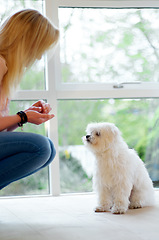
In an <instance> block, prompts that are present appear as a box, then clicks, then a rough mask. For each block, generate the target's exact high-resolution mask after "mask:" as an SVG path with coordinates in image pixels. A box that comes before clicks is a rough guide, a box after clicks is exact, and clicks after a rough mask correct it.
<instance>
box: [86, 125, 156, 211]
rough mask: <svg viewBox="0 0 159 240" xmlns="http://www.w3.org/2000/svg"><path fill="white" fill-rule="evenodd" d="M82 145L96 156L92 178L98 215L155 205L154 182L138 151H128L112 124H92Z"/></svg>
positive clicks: (117, 130)
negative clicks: (99, 213) (96, 198)
mask: <svg viewBox="0 0 159 240" xmlns="http://www.w3.org/2000/svg"><path fill="white" fill-rule="evenodd" d="M86 133H87V135H86V136H84V137H83V138H82V139H83V142H84V144H85V146H87V147H88V148H89V149H90V150H91V151H92V152H93V154H94V155H95V158H96V167H95V173H94V176H93V180H94V188H95V191H96V192H97V196H98V206H97V207H96V209H95V211H96V212H106V211H109V210H110V209H111V212H112V213H115V214H122V213H125V212H126V211H127V209H128V208H142V207H145V206H152V205H154V189H153V184H152V181H151V179H150V177H149V175H148V172H147V170H146V168H145V166H144V164H143V161H142V160H141V159H140V158H139V157H138V155H137V154H136V152H135V151H134V150H132V149H129V148H128V146H127V144H126V143H125V142H124V140H123V138H122V136H121V133H120V131H119V129H118V128H117V127H116V126H115V125H114V124H112V123H106V122H105V123H90V124H88V126H87V129H86Z"/></svg>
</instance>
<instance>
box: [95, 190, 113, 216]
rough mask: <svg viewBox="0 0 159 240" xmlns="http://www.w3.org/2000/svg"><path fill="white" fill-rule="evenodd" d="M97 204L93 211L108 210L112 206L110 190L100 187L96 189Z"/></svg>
mask: <svg viewBox="0 0 159 240" xmlns="http://www.w3.org/2000/svg"><path fill="white" fill-rule="evenodd" d="M97 195H98V206H97V207H96V208H95V212H108V211H109V210H110V208H111V207H112V198H111V194H110V190H109V189H108V188H106V187H105V188H104V187H102V189H100V191H99V189H98V193H97Z"/></svg>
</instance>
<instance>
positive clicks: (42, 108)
mask: <svg viewBox="0 0 159 240" xmlns="http://www.w3.org/2000/svg"><path fill="white" fill-rule="evenodd" d="M27 110H34V111H37V112H39V113H49V112H50V111H51V110H52V108H51V107H50V104H49V103H45V102H44V101H43V100H39V101H38V102H36V103H34V104H33V105H32V106H31V107H29V108H28V109H27Z"/></svg>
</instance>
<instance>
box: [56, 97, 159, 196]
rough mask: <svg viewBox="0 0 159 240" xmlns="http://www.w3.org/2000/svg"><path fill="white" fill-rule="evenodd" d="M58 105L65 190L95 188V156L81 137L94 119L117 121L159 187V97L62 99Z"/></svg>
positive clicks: (129, 143) (61, 162)
mask: <svg viewBox="0 0 159 240" xmlns="http://www.w3.org/2000/svg"><path fill="white" fill-rule="evenodd" d="M58 109H59V110H58V120H59V151H60V171H61V174H60V175H61V190H62V192H63V193H66V192H84V191H92V182H91V179H92V174H93V164H94V157H93V155H91V153H90V152H88V150H87V149H86V148H85V147H84V146H83V143H82V140H81V138H82V136H84V135H85V129H86V126H87V124H88V123H90V122H113V123H114V124H115V125H116V126H117V127H118V128H119V129H120V131H121V132H122V134H123V138H124V139H125V141H126V142H127V144H128V146H129V147H130V148H134V149H135V150H136V151H137V153H138V154H139V156H140V158H141V159H142V160H143V161H144V163H145V164H146V167H147V169H148V172H149V174H150V177H151V178H152V180H153V182H154V186H155V187H159V135H158V132H159V99H108V100H68V101H63V100H60V101H58ZM73 109H74V110H73ZM64 119H65V120H64ZM63 120H64V121H63Z"/></svg>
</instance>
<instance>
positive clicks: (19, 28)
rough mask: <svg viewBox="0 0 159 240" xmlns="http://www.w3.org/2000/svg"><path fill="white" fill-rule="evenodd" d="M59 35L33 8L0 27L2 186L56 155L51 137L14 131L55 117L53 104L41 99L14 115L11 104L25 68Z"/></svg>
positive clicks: (0, 170)
mask: <svg viewBox="0 0 159 240" xmlns="http://www.w3.org/2000/svg"><path fill="white" fill-rule="evenodd" d="M58 38H59V31H58V29H56V28H55V27H54V26H53V25H52V24H51V23H50V22H49V20H48V19H47V18H45V17H44V16H43V15H42V14H40V13H39V12H38V11H36V10H32V9H25V10H22V11H19V12H17V13H15V14H14V15H13V16H11V17H10V18H9V19H7V20H6V21H5V22H4V24H3V25H2V26H1V27H0V189H2V188H4V187H5V186H7V185H8V184H10V183H12V182H14V181H17V180H19V179H21V178H24V177H26V176H28V175H31V174H33V173H35V172H37V171H39V170H40V169H42V168H44V167H46V166H48V164H50V162H51V161H52V160H53V159H54V157H55V149H54V146H53V143H52V142H51V140H50V139H49V138H46V137H44V136H41V135H38V134H33V133H24V132H12V130H14V129H15V128H17V127H18V126H20V127H21V126H23V124H25V123H27V122H30V123H32V124H37V125H39V124H42V123H44V122H46V121H48V120H50V119H52V118H53V117H54V115H53V114H50V111H51V107H50V105H49V104H48V103H45V102H44V101H42V100H40V101H38V102H36V103H34V104H33V105H32V106H31V107H29V108H28V109H26V110H23V111H19V112H18V113H16V114H14V115H12V116H9V115H8V107H9V99H10V97H11V94H12V92H14V91H15V89H16V87H17V86H18V84H19V82H20V79H21V77H22V75H23V73H24V71H25V70H26V69H27V68H28V67H30V66H31V65H32V64H33V63H34V62H35V61H36V60H37V59H40V58H41V56H42V55H43V54H44V52H45V51H47V50H48V49H49V48H50V47H53V46H54V45H55V44H56V43H57V41H58Z"/></svg>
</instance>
